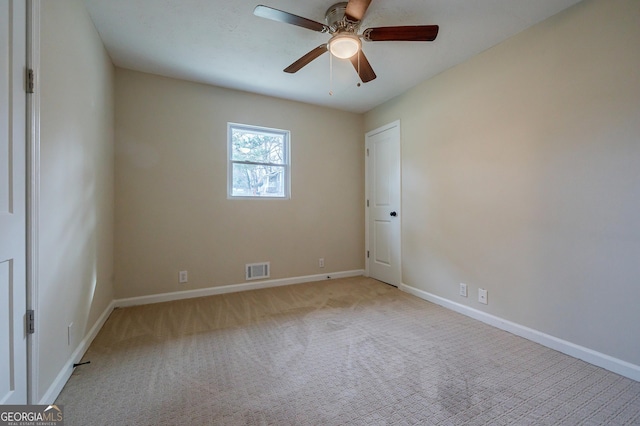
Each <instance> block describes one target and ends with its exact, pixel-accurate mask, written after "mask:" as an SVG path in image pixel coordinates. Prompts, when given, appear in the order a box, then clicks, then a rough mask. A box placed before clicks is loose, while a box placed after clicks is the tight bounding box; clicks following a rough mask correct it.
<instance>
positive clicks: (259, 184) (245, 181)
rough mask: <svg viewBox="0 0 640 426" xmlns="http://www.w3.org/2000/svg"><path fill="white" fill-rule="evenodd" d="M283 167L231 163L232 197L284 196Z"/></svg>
mask: <svg viewBox="0 0 640 426" xmlns="http://www.w3.org/2000/svg"><path fill="white" fill-rule="evenodd" d="M284 172H285V168H284V167H283V166H263V165H254V164H233V185H232V188H231V195H232V196H234V197H281V198H282V197H285V185H284V183H285V178H284Z"/></svg>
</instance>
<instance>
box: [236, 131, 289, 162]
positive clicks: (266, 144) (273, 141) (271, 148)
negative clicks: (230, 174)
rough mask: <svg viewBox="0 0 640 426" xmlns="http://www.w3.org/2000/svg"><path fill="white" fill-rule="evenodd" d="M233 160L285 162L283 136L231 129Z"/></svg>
mask: <svg viewBox="0 0 640 426" xmlns="http://www.w3.org/2000/svg"><path fill="white" fill-rule="evenodd" d="M231 138H232V139H231V143H232V153H231V159H232V160H234V161H251V162H254V163H273V164H285V163H286V157H285V154H286V153H285V143H284V136H283V135H277V134H269V133H258V132H252V131H248V130H245V129H233V130H232V134H231Z"/></svg>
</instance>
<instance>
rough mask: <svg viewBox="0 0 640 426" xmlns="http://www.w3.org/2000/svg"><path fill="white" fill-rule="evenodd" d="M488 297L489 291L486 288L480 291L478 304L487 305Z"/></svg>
mask: <svg viewBox="0 0 640 426" xmlns="http://www.w3.org/2000/svg"><path fill="white" fill-rule="evenodd" d="M488 297H489V296H488V294H487V290H485V289H484V288H479V289H478V302H480V303H482V304H484V305H486V304H487V303H488Z"/></svg>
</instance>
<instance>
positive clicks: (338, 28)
mask: <svg viewBox="0 0 640 426" xmlns="http://www.w3.org/2000/svg"><path fill="white" fill-rule="evenodd" d="M346 10H347V2H340V3H336V4H334V5H333V6H331V7H330V8H329V9H327V12H326V13H325V21H326V22H327V26H328V27H329V28H330V29H331V33H337V32H349V33H353V34H357V33H358V30H359V29H360V21H355V22H352V21H350V20H349V19H347V17H346V16H345V11H346Z"/></svg>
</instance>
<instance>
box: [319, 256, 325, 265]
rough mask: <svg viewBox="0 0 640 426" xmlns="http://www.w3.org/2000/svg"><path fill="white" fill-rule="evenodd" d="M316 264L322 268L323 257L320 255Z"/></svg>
mask: <svg viewBox="0 0 640 426" xmlns="http://www.w3.org/2000/svg"><path fill="white" fill-rule="evenodd" d="M318 266H319V267H321V268H324V257H321V258H320V259H318Z"/></svg>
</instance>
